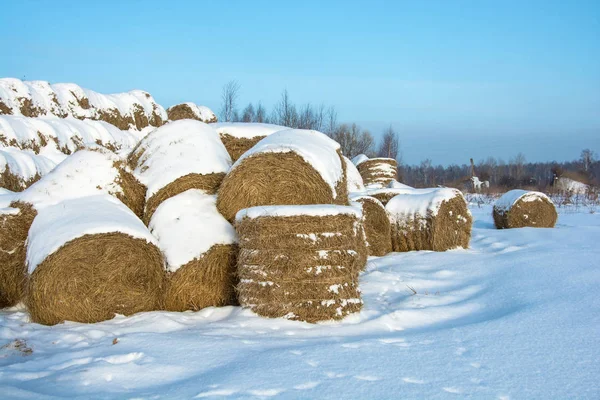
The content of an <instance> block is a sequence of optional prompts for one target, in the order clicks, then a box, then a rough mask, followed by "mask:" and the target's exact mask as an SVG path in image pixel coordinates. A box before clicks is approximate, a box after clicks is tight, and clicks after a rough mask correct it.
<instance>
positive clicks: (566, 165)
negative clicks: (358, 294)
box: [219, 81, 600, 191]
mask: <svg viewBox="0 0 600 400" xmlns="http://www.w3.org/2000/svg"><path fill="white" fill-rule="evenodd" d="M239 92H240V85H239V84H238V83H237V82H236V81H231V82H229V83H227V84H226V85H225V86H224V87H223V92H222V95H221V101H222V105H221V109H220V112H219V114H220V115H219V117H220V121H225V122H261V123H271V124H276V125H283V126H287V127H290V128H299V129H314V130H317V131H320V132H323V133H325V134H327V135H328V136H330V137H331V138H333V139H334V140H336V141H337V142H338V143H340V146H341V150H342V153H343V154H344V155H346V156H347V157H349V158H352V157H355V156H357V155H359V154H365V155H367V156H368V157H388V158H394V159H396V160H397V161H398V165H399V168H398V180H399V181H400V182H403V183H405V184H407V185H410V186H414V187H431V186H437V185H442V186H452V187H457V188H460V189H462V188H463V187H464V183H465V181H466V180H468V179H469V178H470V177H471V166H470V165H468V164H462V165H457V164H452V165H449V166H442V165H435V161H434V160H430V159H426V160H423V161H421V163H420V164H419V165H405V164H404V163H403V162H402V151H401V143H400V137H399V134H398V132H396V131H395V130H394V129H393V128H392V127H391V126H389V127H388V128H387V129H385V131H384V132H383V135H382V136H381V139H380V140H379V142H377V141H376V140H375V137H374V136H373V134H372V133H371V132H370V131H369V130H367V129H363V128H361V127H360V126H359V125H357V124H355V123H339V122H338V116H337V111H336V109H335V107H334V106H326V105H324V104H319V105H316V106H315V105H313V104H310V103H307V104H304V105H299V106H298V105H296V104H294V103H293V102H292V101H291V99H290V96H289V94H288V92H287V90H284V91H283V92H282V94H281V97H280V100H279V101H278V102H277V104H275V106H274V107H273V109H272V110H271V111H268V110H266V109H265V107H264V106H263V105H262V104H261V103H260V102H258V103H256V104H253V103H249V104H248V105H246V106H245V107H244V108H243V109H242V110H241V111H240V110H239V109H238V104H237V100H238V97H239ZM465 157H466V158H467V157H469V155H468V154H465ZM475 175H476V176H477V177H478V178H479V179H480V180H481V181H488V182H489V183H490V187H491V189H492V190H493V189H495V188H497V189H500V190H507V189H514V188H532V189H533V188H535V189H538V190H544V191H548V190H549V189H550V188H551V186H552V183H553V181H554V179H555V178H556V177H561V176H565V177H568V178H571V179H575V180H577V181H580V182H583V183H586V184H590V185H594V186H600V161H599V160H598V155H597V154H596V153H595V152H594V151H592V150H590V149H584V150H582V151H581V156H580V158H579V159H578V160H573V161H567V162H554V161H552V162H536V163H530V162H527V159H526V157H525V155H524V154H522V153H518V154H516V155H515V156H514V157H513V158H511V159H510V160H508V161H504V160H502V159H496V158H494V157H488V158H487V159H485V160H478V161H476V163H475Z"/></svg>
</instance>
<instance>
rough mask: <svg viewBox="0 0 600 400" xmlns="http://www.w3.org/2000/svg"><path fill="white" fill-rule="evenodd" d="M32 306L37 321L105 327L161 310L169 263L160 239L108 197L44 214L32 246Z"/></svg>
mask: <svg viewBox="0 0 600 400" xmlns="http://www.w3.org/2000/svg"><path fill="white" fill-rule="evenodd" d="M27 269H28V273H29V274H30V277H29V280H28V283H27V296H26V304H27V306H28V308H29V312H30V314H31V319H32V320H33V321H34V322H38V323H42V324H46V325H54V324H57V323H60V322H62V321H65V320H69V321H77V322H86V323H91V322H99V321H103V320H107V319H111V318H113V317H114V315H115V314H124V315H130V314H134V313H136V312H140V311H150V310H156V309H158V308H160V302H161V296H162V291H163V285H164V275H165V273H164V267H163V259H162V255H161V253H160V250H159V249H158V243H157V241H156V239H155V238H154V237H153V236H152V235H151V234H150V232H149V231H148V229H147V228H146V227H145V226H144V224H143V223H142V222H141V221H140V220H139V218H137V217H136V216H135V214H133V213H132V212H131V211H130V210H129V209H128V208H127V207H126V206H125V205H123V203H121V202H120V201H119V200H117V199H115V198H114V197H112V196H108V195H99V196H94V197H83V198H77V199H71V200H66V201H63V202H61V203H58V204H55V205H52V206H48V207H45V208H43V209H41V210H39V211H38V215H37V216H36V217H35V219H34V220H33V224H32V225H31V228H30V230H29V238H28V241H27Z"/></svg>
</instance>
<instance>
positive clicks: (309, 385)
mask: <svg viewBox="0 0 600 400" xmlns="http://www.w3.org/2000/svg"><path fill="white" fill-rule="evenodd" d="M320 384H321V382H318V381H310V382H305V383H301V384H300V385H296V386H294V389H296V390H308V389H313V388H316V387H317V386H319V385H320Z"/></svg>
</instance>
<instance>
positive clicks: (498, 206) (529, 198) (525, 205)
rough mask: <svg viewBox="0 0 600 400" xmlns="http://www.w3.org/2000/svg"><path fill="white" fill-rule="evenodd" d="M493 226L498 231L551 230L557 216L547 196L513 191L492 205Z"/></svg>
mask: <svg viewBox="0 0 600 400" xmlns="http://www.w3.org/2000/svg"><path fill="white" fill-rule="evenodd" d="M493 215H494V224H495V225H496V228H498V229H508V228H523V227H533V228H553V227H554V225H555V224H556V220H557V218H558V214H557V213H556V207H555V206H554V203H553V202H552V200H550V198H549V197H548V196H546V195H545V194H544V193H540V192H530V191H527V190H520V189H515V190H511V191H509V192H506V193H505V194H504V195H502V197H500V198H499V199H498V200H496V203H495V204H494V211H493Z"/></svg>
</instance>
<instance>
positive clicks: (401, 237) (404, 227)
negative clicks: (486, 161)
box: [386, 188, 473, 251]
mask: <svg viewBox="0 0 600 400" xmlns="http://www.w3.org/2000/svg"><path fill="white" fill-rule="evenodd" d="M386 210H387V211H388V214H389V215H390V222H391V227H392V247H393V250H394V251H413V250H433V251H446V250H450V249H454V248H457V247H462V248H468V247H469V241H470V239H471V225H472V223H473V218H472V217H471V213H470V212H469V209H468V207H467V202H466V200H465V198H464V197H463V195H462V193H461V192H460V191H459V190H456V189H449V188H440V189H433V190H431V191H429V192H428V191H426V190H423V191H419V190H413V193H405V194H399V195H397V196H395V197H394V198H392V199H391V200H390V201H389V202H388V204H387V205H386Z"/></svg>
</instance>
